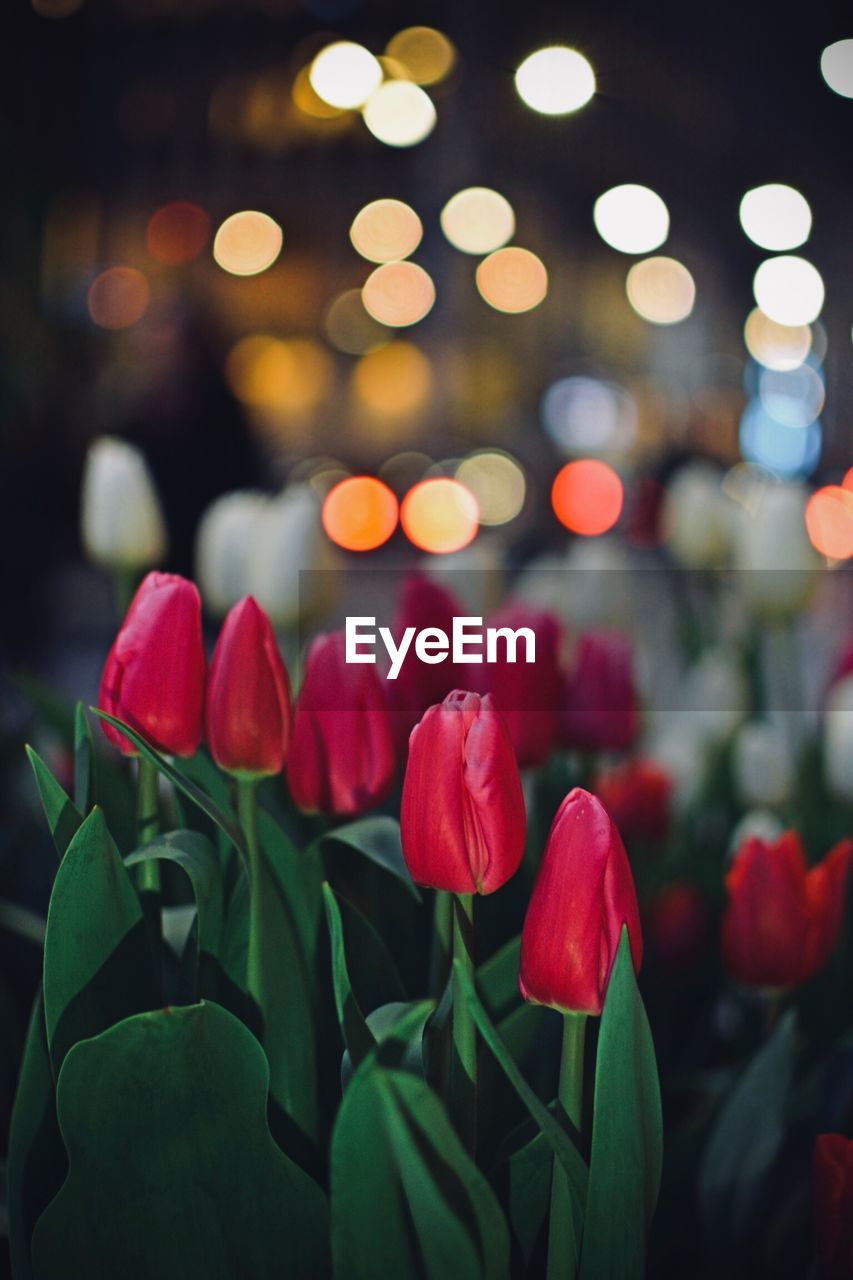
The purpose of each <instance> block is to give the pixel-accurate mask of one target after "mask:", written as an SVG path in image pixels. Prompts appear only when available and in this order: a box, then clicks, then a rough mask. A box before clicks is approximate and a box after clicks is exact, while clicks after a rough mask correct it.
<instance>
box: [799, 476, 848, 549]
mask: <svg viewBox="0 0 853 1280" xmlns="http://www.w3.org/2000/svg"><path fill="white" fill-rule="evenodd" d="M848 475H849V473H848ZM844 479H845V481H846V480H847V476H845V477H844ZM806 529H807V530H808V535H809V538H810V539H811V544H812V546H813V547H814V549H815V551H817V552H819V553H820V554H821V555H822V556H826V557H827V559H829V560H847V559H849V557H850V556H853V492H851V490H850V489H848V488H846V487H842V486H841V485H837V484H828V485H825V486H824V487H823V488H822V489H818V491H817V493H813V494H812V496H811V497H810V498H809V500H808V502H807V503H806Z"/></svg>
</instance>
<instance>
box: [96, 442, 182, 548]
mask: <svg viewBox="0 0 853 1280" xmlns="http://www.w3.org/2000/svg"><path fill="white" fill-rule="evenodd" d="M80 531H81V537H82V541H83V547H84V549H85V551H86V554H87V556H88V557H89V559H90V560H92V561H94V563H95V564H99V565H102V566H103V567H104V568H107V569H116V570H127V569H147V568H149V567H150V566H151V565H155V564H158V563H159V562H160V561H161V560H163V558H164V557H165V555H166V549H167V538H166V526H165V524H164V521H163V513H162V511H161V509H160V502H159V499H158V497H157V493H156V490H155V488H154V483H153V481H152V479H151V475H150V472H149V470H148V466H147V464H146V461H145V458H144V457H143V455H142V454H141V453H140V451H139V450H138V449H137V448H135V446H134V445H132V444H128V442H127V441H126V440H119V439H117V438H116V437H115V436H101V437H100V438H99V439H97V440H95V441H94V442H93V443H92V444H91V445H90V446H89V452H88V454H87V456H86V464H85V468H84V471H83V489H82V495H81V504H80Z"/></svg>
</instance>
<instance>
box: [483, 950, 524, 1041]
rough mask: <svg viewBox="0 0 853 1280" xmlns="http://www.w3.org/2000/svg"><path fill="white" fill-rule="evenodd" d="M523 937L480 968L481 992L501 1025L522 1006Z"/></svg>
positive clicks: (490, 1011) (494, 1018)
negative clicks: (520, 985) (520, 971)
mask: <svg viewBox="0 0 853 1280" xmlns="http://www.w3.org/2000/svg"><path fill="white" fill-rule="evenodd" d="M520 957H521V937H520V936H519V937H517V938H511V939H510V941H509V942H507V943H506V944H505V945H504V946H502V947H501V948H500V950H498V951H496V952H495V954H494V955H493V956H490V957H489V959H488V960H486V961H485V962H484V963H483V964H481V965H480V966H479V968H478V969H477V992H478V994H479V996H480V999H481V1000H482V1002H483V1004H484V1006H485V1008H486V1012H487V1013H488V1015H489V1017H490V1018H492V1019H493V1020H494V1021H495V1022H500V1020H501V1019H502V1018H505V1017H507V1016H508V1015H509V1014H510V1013H511V1012H512V1011H513V1010H514V1009H517V1008H518V1007H519V1005H520V1004H521V993H520V992H519V990H518V966H519V961H520Z"/></svg>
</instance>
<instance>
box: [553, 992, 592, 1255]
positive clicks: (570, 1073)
mask: <svg viewBox="0 0 853 1280" xmlns="http://www.w3.org/2000/svg"><path fill="white" fill-rule="evenodd" d="M585 1032H586V1014H584V1013H567V1014H565V1015H564V1017H563V1049H562V1053H561V1055H560V1084H559V1087H558V1091H557V1098H558V1100H559V1103H560V1106H561V1107H562V1109H563V1111H564V1112H565V1114H566V1116H567V1117H568V1120H569V1122H570V1123H571V1125H572V1126H573V1127H574V1128H575V1129H576V1130H577V1131H578V1133H580V1130H581V1121H582V1118H583V1045H584V1034H585ZM577 1245H578V1242H577V1241H576V1240H575V1237H574V1224H573V1219H572V1201H571V1193H570V1191H569V1183H568V1179H567V1177H566V1171H565V1169H564V1168H563V1166H562V1165H561V1164H560V1162H559V1160H557V1158H556V1156H555V1157H554V1159H553V1164H552V1169H551V1215H550V1220H549V1223H548V1273H547V1274H548V1280H574V1276H575V1275H576V1273H577V1253H578V1249H577Z"/></svg>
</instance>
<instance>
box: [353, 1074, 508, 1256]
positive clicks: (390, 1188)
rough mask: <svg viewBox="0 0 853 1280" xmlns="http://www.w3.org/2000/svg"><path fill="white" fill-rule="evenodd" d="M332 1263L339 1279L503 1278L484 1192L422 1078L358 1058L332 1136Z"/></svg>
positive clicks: (501, 1235) (497, 1234) (499, 1241)
mask: <svg viewBox="0 0 853 1280" xmlns="http://www.w3.org/2000/svg"><path fill="white" fill-rule="evenodd" d="M331 1188H332V1192H331V1197H332V1258H333V1262H334V1274H335V1276H337V1277H339V1278H340V1280H375V1277H377V1276H393V1277H394V1280H409V1277H412V1278H413V1280H415V1278H416V1280H421V1278H422V1277H428V1280H447V1278H448V1277H465V1280H477V1278H478V1277H482V1280H506V1277H507V1275H508V1274H509V1239H508V1231H507V1226H506V1221H505V1219H504V1216H503V1213H502V1212H501V1209H500V1205H499V1204H498V1202H497V1200H496V1198H495V1196H494V1193H493V1192H492V1190H491V1188H490V1187H489V1185H488V1183H487V1182H486V1180H485V1178H484V1177H483V1175H482V1174H481V1173H480V1172H479V1170H478V1169H477V1167H476V1166H475V1165H474V1164H473V1162H472V1161H471V1159H470V1157H469V1156H468V1155H467V1153H466V1152H465V1151H464V1149H463V1147H462V1145H461V1143H460V1141H459V1139H458V1138H457V1136H456V1133H455V1132H454V1130H453V1127H452V1126H451V1124H450V1121H449V1119H448V1117H447V1113H446V1111H445V1110H444V1107H443V1106H442V1104H441V1102H440V1101H439V1099H438V1097H437V1096H436V1094H434V1093H433V1091H432V1090H431V1089H430V1088H429V1086H428V1085H426V1084H425V1083H424V1082H423V1081H422V1080H419V1079H417V1078H416V1077H415V1076H412V1075H408V1074H407V1073H405V1072H402V1071H395V1070H388V1069H387V1068H385V1067H382V1066H380V1065H379V1064H378V1063H377V1061H376V1060H375V1058H374V1057H373V1056H371V1057H369V1058H368V1059H366V1060H365V1062H364V1063H363V1064H362V1066H361V1067H360V1068H359V1070H358V1071H357V1072H356V1074H355V1076H354V1077H353V1080H352V1083H351V1084H350V1087H349V1088H348V1089H347V1091H346V1093H345V1094H344V1099H343V1102H342V1104H341V1108H340V1111H339V1112H338V1117H337V1120H336V1122H335V1128H334V1132H333V1134H332V1154H331Z"/></svg>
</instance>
